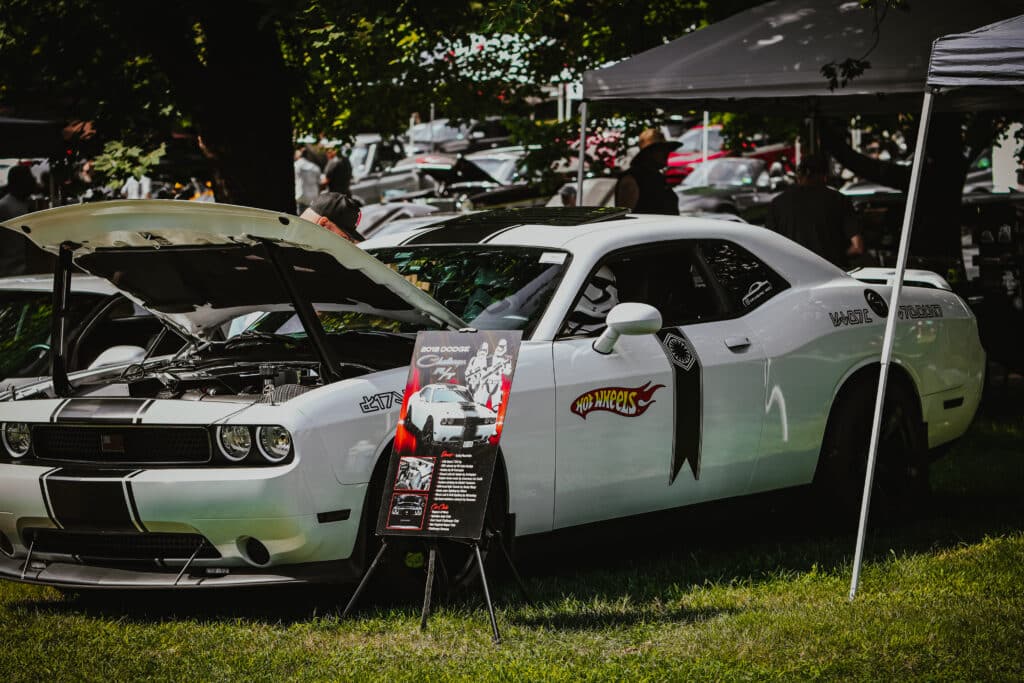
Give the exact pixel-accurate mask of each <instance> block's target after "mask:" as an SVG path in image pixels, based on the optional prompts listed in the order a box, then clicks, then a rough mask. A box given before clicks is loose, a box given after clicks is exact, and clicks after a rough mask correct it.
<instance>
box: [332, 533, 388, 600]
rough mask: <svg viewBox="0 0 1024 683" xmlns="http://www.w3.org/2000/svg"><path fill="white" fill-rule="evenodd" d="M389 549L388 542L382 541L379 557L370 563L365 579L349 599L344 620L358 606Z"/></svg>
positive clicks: (364, 575) (378, 552)
mask: <svg viewBox="0 0 1024 683" xmlns="http://www.w3.org/2000/svg"><path fill="white" fill-rule="evenodd" d="M387 549H388V542H387V541H382V542H381V544H380V550H378V551H377V555H376V556H375V557H374V558H373V562H371V563H370V566H369V568H368V569H367V570H366V573H365V574H363V578H362V580H361V581H360V582H359V585H358V586H356V590H355V592H354V593H352V597H351V598H349V600H348V604H347V605H345V611H344V612H342V613H341V618H342V619H344V618H345V617H347V616H348V613H349V612H350V611H352V608H353V607H354V606H355V604H356V600H358V599H359V596H360V595H361V594H362V592H363V589H364V588H366V584H367V583H369V582H370V577H371V576H372V575H373V571H374V570H375V569H376V568H377V564H378V563H379V562H380V558H381V557H383V556H384V551H385V550H387Z"/></svg>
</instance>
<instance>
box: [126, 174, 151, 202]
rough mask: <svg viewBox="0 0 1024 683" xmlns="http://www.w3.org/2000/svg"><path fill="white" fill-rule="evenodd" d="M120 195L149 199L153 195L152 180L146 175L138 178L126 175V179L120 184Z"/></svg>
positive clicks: (128, 197)
mask: <svg viewBox="0 0 1024 683" xmlns="http://www.w3.org/2000/svg"><path fill="white" fill-rule="evenodd" d="M121 196H122V197H124V198H125V199H150V198H152V196H153V181H152V180H150V179H149V176H146V175H142V176H139V177H138V178H136V177H135V176H128V180H126V181H124V185H122V186H121Z"/></svg>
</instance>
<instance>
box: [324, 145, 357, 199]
mask: <svg viewBox="0 0 1024 683" xmlns="http://www.w3.org/2000/svg"><path fill="white" fill-rule="evenodd" d="M351 184H352V163H351V162H350V161H349V160H348V157H347V156H345V155H344V154H338V150H337V149H335V148H333V147H328V148H327V165H326V166H324V178H323V185H324V189H325V190H326V191H327V192H337V193H339V194H348V193H349V185H351Z"/></svg>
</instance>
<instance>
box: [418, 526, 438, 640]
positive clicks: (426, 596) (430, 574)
mask: <svg viewBox="0 0 1024 683" xmlns="http://www.w3.org/2000/svg"><path fill="white" fill-rule="evenodd" d="M436 563H437V546H436V545H434V544H431V545H430V556H429V558H428V559H427V586H426V588H425V589H424V591H423V611H422V612H421V613H420V630H421V631H426V630H427V618H428V617H429V616H430V600H431V598H432V597H433V593H434V569H435V565H436Z"/></svg>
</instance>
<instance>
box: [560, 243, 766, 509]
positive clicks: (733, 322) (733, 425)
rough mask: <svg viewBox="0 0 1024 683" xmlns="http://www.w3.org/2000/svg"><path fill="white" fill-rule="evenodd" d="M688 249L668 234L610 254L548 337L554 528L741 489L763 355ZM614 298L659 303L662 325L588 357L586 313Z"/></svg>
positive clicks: (759, 409) (757, 414) (749, 461)
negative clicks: (557, 332) (666, 239)
mask: <svg viewBox="0 0 1024 683" xmlns="http://www.w3.org/2000/svg"><path fill="white" fill-rule="evenodd" d="M698 252H699V245H698V244H696V243H693V242H673V243H669V244H661V245H657V246H653V247H652V246H648V247H645V248H642V249H631V250H626V251H623V252H619V253H615V254H612V255H610V256H609V257H608V258H606V259H605V260H604V262H602V263H601V264H599V266H598V268H596V269H595V271H594V274H593V276H592V278H591V282H590V283H589V284H588V289H586V291H584V292H582V293H581V297H580V299H579V302H578V303H577V304H576V306H575V309H574V312H573V313H571V314H570V315H569V316H568V320H567V322H566V326H565V328H564V329H563V338H561V339H559V340H557V341H555V343H554V351H553V356H554V366H555V382H556V402H557V410H556V422H557V427H558V431H557V436H556V455H555V457H556V479H555V526H556V527H564V526H571V525H574V524H583V523H587V522H593V521H599V520H603V519H611V518H615V517H621V516H626V515H633V514H639V513H643V512H649V511H652V510H659V509H665V508H672V507H678V506H682V505H687V504H691V503H696V502H699V501H703V500H710V499H714V498H720V497H726V496H732V495H740V494H743V493H745V492H746V491H747V490H748V487H749V483H750V478H751V473H752V472H753V469H754V466H755V464H756V460H757V457H758V454H759V443H760V436H761V423H762V420H763V414H764V370H765V354H764V351H763V349H762V346H761V344H760V343H759V342H758V340H756V339H753V338H752V337H751V335H750V334H749V331H748V327H747V325H746V323H745V322H744V321H743V318H742V315H741V314H742V311H740V310H737V309H736V305H735V304H734V301H733V299H732V298H731V297H730V295H729V292H727V291H725V290H724V289H723V287H722V286H721V285H720V284H719V283H718V282H717V281H716V280H714V279H713V275H712V274H711V273H710V271H709V270H707V267H706V265H705V264H704V262H703V261H700V260H699V257H698ZM610 276H614V284H611V285H609V284H608V282H609V279H610ZM622 302H641V303H648V304H650V305H652V306H654V307H655V308H658V310H659V311H661V313H662V318H663V322H664V323H666V326H665V327H664V328H663V329H662V330H661V331H660V332H659V333H658V334H657V335H645V336H623V337H620V338H619V340H618V341H617V342H616V345H615V349H614V351H613V352H612V353H611V354H609V355H602V354H600V353H597V352H596V351H594V350H593V341H594V336H595V332H596V329H597V328H599V327H601V324H600V320H598V321H597V322H596V323H595V322H593V321H594V318H595V317H600V316H602V315H603V314H606V313H607V311H608V310H610V309H611V307H612V306H613V305H614V304H615V303H622Z"/></svg>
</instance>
